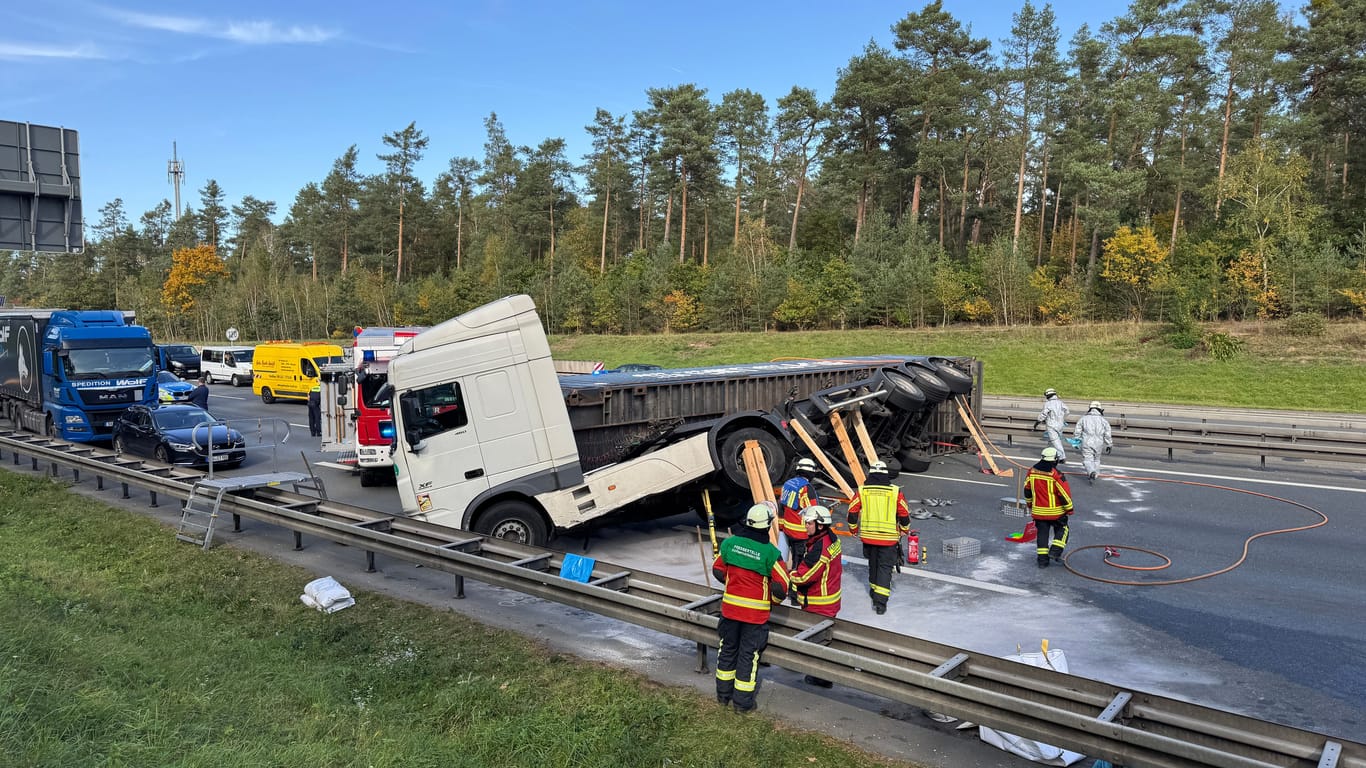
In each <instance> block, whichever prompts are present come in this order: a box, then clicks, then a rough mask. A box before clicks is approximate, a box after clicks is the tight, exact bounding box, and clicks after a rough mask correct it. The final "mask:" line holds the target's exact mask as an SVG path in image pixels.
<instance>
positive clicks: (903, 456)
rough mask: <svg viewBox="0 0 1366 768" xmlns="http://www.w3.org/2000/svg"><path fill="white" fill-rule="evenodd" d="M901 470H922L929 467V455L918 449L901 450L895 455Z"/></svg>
mask: <svg viewBox="0 0 1366 768" xmlns="http://www.w3.org/2000/svg"><path fill="white" fill-rule="evenodd" d="M896 458H897V461H899V462H901V471H902V472H924V471H925V470H927V469H929V468H930V456H929V454H927V453H921V452H919V451H909V450H907V451H902V452H901V453H898V454H897V455H896Z"/></svg>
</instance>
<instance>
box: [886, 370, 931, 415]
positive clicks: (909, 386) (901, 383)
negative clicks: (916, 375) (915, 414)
mask: <svg viewBox="0 0 1366 768" xmlns="http://www.w3.org/2000/svg"><path fill="white" fill-rule="evenodd" d="M879 386H880V387H885V388H886V389H887V404H888V405H890V406H892V407H893V408H896V409H898V410H901V411H918V410H920V409H921V407H923V406H924V405H925V391H924V390H922V389H921V388H920V387H919V386H917V385H916V382H915V380H914V379H913V378H911V375H910V374H907V373H903V372H902V371H898V370H897V369H895V368H883V369H882V377H881V380H880V382H879Z"/></svg>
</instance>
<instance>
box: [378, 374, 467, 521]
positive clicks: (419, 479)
mask: <svg viewBox="0 0 1366 768" xmlns="http://www.w3.org/2000/svg"><path fill="white" fill-rule="evenodd" d="M396 402H397V404H398V413H395V414H394V416H395V422H396V425H397V426H398V428H399V435H398V436H397V439H396V440H395V450H400V451H403V452H404V457H405V459H406V463H407V465H408V477H406V478H404V477H400V478H399V489H400V491H401V492H402V493H403V494H404V495H405V496H407V495H408V494H410V493H411V494H412V497H411V498H404V499H403V507H404V510H405V511H406V512H409V513H410V514H414V513H415V516H417V517H419V518H422V519H425V520H430V521H432V522H436V523H440V524H442V525H449V526H453V527H457V528H458V527H463V526H464V515H465V510H466V508H467V507H468V506H469V504H470V502H472V501H474V499H475V498H477V497H478V496H479V495H480V494H482V493H483V492H484V491H486V490H488V487H489V479H488V471H487V468H486V467H485V466H484V456H483V453H482V451H481V449H480V444H479V437H478V435H477V433H476V431H475V425H474V423H473V421H472V420H471V419H470V412H469V403H468V402H467V401H466V399H465V390H464V388H463V387H462V386H461V383H460V382H458V381H452V382H446V383H444V384H436V385H433V386H430V387H424V388H422V389H416V390H409V391H407V392H403V393H402V394H400V395H399V396H398V398H397V400H396ZM396 466H399V467H401V466H402V464H396Z"/></svg>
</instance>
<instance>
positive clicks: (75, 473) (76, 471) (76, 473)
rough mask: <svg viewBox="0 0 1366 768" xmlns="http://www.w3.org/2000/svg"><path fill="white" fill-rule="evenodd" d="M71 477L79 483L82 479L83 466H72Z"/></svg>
mask: <svg viewBox="0 0 1366 768" xmlns="http://www.w3.org/2000/svg"><path fill="white" fill-rule="evenodd" d="M71 479H72V481H74V482H77V483H79V482H80V481H81V468H80V467H72V468H71Z"/></svg>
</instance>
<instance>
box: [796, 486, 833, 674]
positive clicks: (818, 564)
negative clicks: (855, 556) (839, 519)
mask: <svg viewBox="0 0 1366 768" xmlns="http://www.w3.org/2000/svg"><path fill="white" fill-rule="evenodd" d="M802 523H803V525H805V526H806V535H807V538H806V541H807V547H806V554H805V556H804V557H802V559H801V561H800V562H798V563H796V564H795V566H794V568H793V571H792V586H793V588H794V591H795V592H797V593H799V594H800V595H801V606H802V609H803V610H805V611H807V612H809V613H818V614H820V615H822V616H829V617H830V618H832V619H833V618H834V617H835V615H836V614H838V613H839V612H840V581H841V580H842V579H843V577H844V564H843V561H842V557H841V556H842V555H843V554H844V552H843V548H842V547H841V546H840V538H839V536H838V535H836V534H835V531H834V529H832V528H831V526H832V525H833V524H834V520H833V518H832V517H831V516H830V510H829V509H828V508H826V507H822V506H820V505H816V506H813V507H807V508H806V509H804V510H802ZM803 679H804V680H805V681H806V682H807V683H809V684H811V685H817V686H820V687H821V688H829V687H830V686H831V682H830V681H829V680H826V679H824V678H820V677H816V676H815V675H807V676H806V677H805V678H803Z"/></svg>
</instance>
